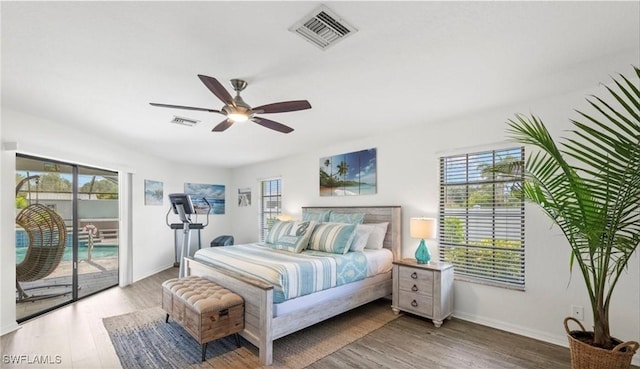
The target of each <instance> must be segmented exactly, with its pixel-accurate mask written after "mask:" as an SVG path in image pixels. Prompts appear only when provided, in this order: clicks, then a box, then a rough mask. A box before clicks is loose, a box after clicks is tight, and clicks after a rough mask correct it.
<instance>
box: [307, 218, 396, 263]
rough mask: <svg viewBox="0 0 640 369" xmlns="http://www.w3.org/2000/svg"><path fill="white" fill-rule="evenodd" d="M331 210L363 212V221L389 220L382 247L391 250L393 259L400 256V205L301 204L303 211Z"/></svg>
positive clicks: (379, 221) (378, 221) (377, 221)
mask: <svg viewBox="0 0 640 369" xmlns="http://www.w3.org/2000/svg"><path fill="white" fill-rule="evenodd" d="M327 210H332V211H334V212H336V213H343V214H352V213H364V214H365V215H364V223H382V222H389V226H388V227H387V234H386V235H385V236H384V244H383V246H384V248H387V249H389V250H391V252H392V253H393V260H400V259H401V258H402V208H401V207H400V206H303V207H302V212H303V214H304V213H321V212H324V211H327Z"/></svg>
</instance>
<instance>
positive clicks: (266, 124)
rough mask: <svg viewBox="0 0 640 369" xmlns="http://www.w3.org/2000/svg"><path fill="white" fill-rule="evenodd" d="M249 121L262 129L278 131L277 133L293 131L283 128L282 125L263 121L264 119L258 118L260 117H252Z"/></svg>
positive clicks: (286, 127) (266, 120)
mask: <svg viewBox="0 0 640 369" xmlns="http://www.w3.org/2000/svg"><path fill="white" fill-rule="evenodd" d="M251 121H253V122H254V123H258V124H259V125H261V126H263V127H267V128H270V129H273V130H274V131H278V132H282V133H289V132H291V131H293V128H291V127H288V126H285V125H284V124H282V123H278V122H274V121H272V120H269V119H264V118H260V117H253V118H252V119H251Z"/></svg>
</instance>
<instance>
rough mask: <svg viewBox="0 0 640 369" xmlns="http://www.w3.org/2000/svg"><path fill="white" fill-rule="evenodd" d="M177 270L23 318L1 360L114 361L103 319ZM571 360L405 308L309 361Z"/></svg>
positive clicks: (136, 305)
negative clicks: (384, 322) (438, 322)
mask: <svg viewBox="0 0 640 369" xmlns="http://www.w3.org/2000/svg"><path fill="white" fill-rule="evenodd" d="M177 274H178V269H177V268H170V269H167V270H165V271H162V272H160V273H157V274H155V275H153V276H151V277H149V278H145V279H143V280H140V281H138V282H136V283H134V284H133V285H131V286H128V287H126V288H118V287H115V288H112V289H109V290H107V291H104V292H101V293H99V294H96V295H93V296H90V297H88V298H86V299H84V300H81V301H78V302H76V303H74V304H71V305H68V306H65V307H63V308H60V309H58V310H56V311H53V312H50V313H48V314H46V315H44V316H41V317H39V318H35V319H33V320H30V321H28V322H25V323H23V324H22V326H21V328H20V329H19V330H17V331H15V332H12V333H9V334H6V335H4V336H2V338H1V348H2V360H3V362H2V364H1V365H0V366H2V368H24V367H28V368H82V369H91V368H109V369H110V368H120V367H121V366H120V362H119V361H118V357H117V355H116V353H115V351H114V349H113V346H112V344H111V341H110V339H109V336H108V334H107V332H106V330H105V329H104V326H103V325H102V318H103V317H107V316H113V315H120V314H125V313H128V312H132V311H135V310H140V309H145V308H148V307H153V306H158V305H160V304H161V293H160V291H161V287H160V285H161V284H162V282H163V281H165V280H167V279H169V278H174V277H176V276H177ZM244 342H246V341H244ZM5 355H13V356H16V355H17V356H19V355H26V356H27V357H28V358H31V359H33V358H34V357H35V356H36V355H39V356H40V357H43V356H44V357H46V356H49V359H50V360H59V361H60V363H59V364H55V365H52V364H50V363H46V364H42V365H38V364H33V363H30V364H25V363H23V364H22V365H10V364H7V362H6V361H5ZM569 360H570V358H569V350H568V349H567V348H566V347H560V346H556V345H552V344H548V343H545V342H540V341H537V340H533V339H530V338H526V337H522V336H518V335H515V334H511V333H507V332H503V331H499V330H496V329H492V328H488V327H484V326H481V325H477V324H473V323H469V322H466V321H462V320H458V319H455V318H454V319H451V320H448V321H445V323H444V324H443V325H442V327H441V328H437V329H436V328H434V327H433V324H431V322H430V321H429V320H428V319H422V318H419V317H416V316H413V315H409V314H406V315H403V316H402V317H400V318H398V319H396V320H394V321H393V322H391V323H389V324H387V325H386V326H384V327H383V328H381V329H379V330H377V331H374V332H373V333H371V334H369V335H367V336H365V337H363V338H362V339H360V340H358V341H356V342H354V343H352V344H350V345H347V346H345V347H344V348H342V349H340V350H338V351H336V352H335V353H333V354H331V355H329V356H327V357H325V358H323V359H321V360H319V361H317V362H316V363H314V364H312V365H311V366H309V368H313V369H333V368H335V369H337V368H379V369H383V368H389V369H405V368H406V369H414V368H438V369H449V368H450V369H454V368H455V369H462V368H474V369H502V368H510V369H515V368H521V369H533V368H540V369H542V368H544V369H556V368H557V369H565V368H566V369H569V368H570V362H569ZM634 368H637V367H634ZM238 369H240V368H238ZM242 369H244V368H242Z"/></svg>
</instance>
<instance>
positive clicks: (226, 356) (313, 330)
mask: <svg viewBox="0 0 640 369" xmlns="http://www.w3.org/2000/svg"><path fill="white" fill-rule="evenodd" d="M165 316H166V313H165V312H164V311H163V310H162V309H161V308H160V307H154V308H150V309H145V310H140V311H136V312H133V313H129V314H124V315H119V316H115V317H108V318H104V319H103V324H104V326H105V328H106V329H107V332H108V333H109V337H110V338H111V342H112V343H113V346H114V348H115V351H116V353H117V354H118V358H119V359H120V363H121V365H122V367H123V368H124V369H149V368H162V369H165V368H176V369H183V368H242V369H244V368H260V367H262V366H261V365H260V362H259V358H258V350H257V348H256V347H255V346H253V345H252V344H250V343H249V342H247V341H246V340H244V339H242V338H241V347H237V346H236V341H235V339H234V337H233V335H232V336H229V337H226V338H222V339H219V340H217V341H213V342H210V343H209V344H208V345H207V352H206V361H205V362H204V363H203V362H201V351H200V349H201V346H200V344H199V343H198V342H197V341H196V340H195V339H194V338H193V337H191V335H189V333H188V332H187V331H185V330H184V329H183V328H182V327H181V326H180V325H179V324H178V323H176V322H174V321H173V320H172V319H169V323H165V321H164V319H165ZM397 317H398V315H395V314H393V312H392V311H391V308H390V301H388V300H383V299H381V300H378V301H374V302H371V303H369V304H367V305H364V306H361V307H359V308H356V309H354V310H351V311H349V312H347V313H344V314H341V315H339V316H336V317H334V318H331V319H329V320H326V321H325V322H322V323H318V324H316V325H314V326H311V327H309V328H306V329H303V330H301V331H298V332H295V333H293V334H290V335H288V336H286V337H283V338H280V339H278V340H276V341H275V342H274V347H273V351H274V353H273V356H274V363H273V364H274V365H273V366H272V367H274V368H304V367H306V366H308V365H310V364H312V363H314V362H315V361H317V360H319V359H321V358H323V357H325V356H327V355H330V354H331V353H333V352H335V351H337V350H338V349H340V348H342V347H344V346H346V345H348V344H349V343H351V342H354V341H356V340H358V339H360V338H362V337H364V336H365V335H367V334H369V333H371V332H373V331H374V330H376V329H378V328H380V327H382V326H384V325H385V324H387V323H388V322H390V321H392V320H394V319H396V318H397ZM270 368H271V367H270Z"/></svg>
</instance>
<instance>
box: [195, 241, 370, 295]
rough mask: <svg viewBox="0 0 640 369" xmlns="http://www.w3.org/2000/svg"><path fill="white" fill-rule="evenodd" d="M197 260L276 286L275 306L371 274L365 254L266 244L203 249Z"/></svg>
mask: <svg viewBox="0 0 640 369" xmlns="http://www.w3.org/2000/svg"><path fill="white" fill-rule="evenodd" d="M194 259H196V260H199V261H203V262H206V263H208V264H211V265H214V266H219V267H222V268H224V269H228V270H231V271H234V272H238V273H242V274H245V275H250V276H252V277H255V278H257V279H260V280H262V281H265V282H268V283H270V284H272V285H273V286H274V291H273V302H274V303H279V302H283V301H286V300H289V299H293V298H296V297H298V296H304V295H308V294H310V293H314V292H317V291H321V290H324V289H328V288H332V287H336V286H340V285H343V284H346V283H350V282H355V281H359V280H361V279H364V278H365V277H366V274H367V261H366V258H365V256H364V254H363V253H361V252H348V253H347V254H346V255H342V254H331V253H326V252H322V251H312V250H304V251H303V252H302V253H292V252H289V251H284V250H275V249H272V248H270V247H267V246H265V245H264V244H263V243H253V244H247V245H236V246H230V247H211V248H207V249H202V250H198V251H197V252H196V253H195V255H194Z"/></svg>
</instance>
